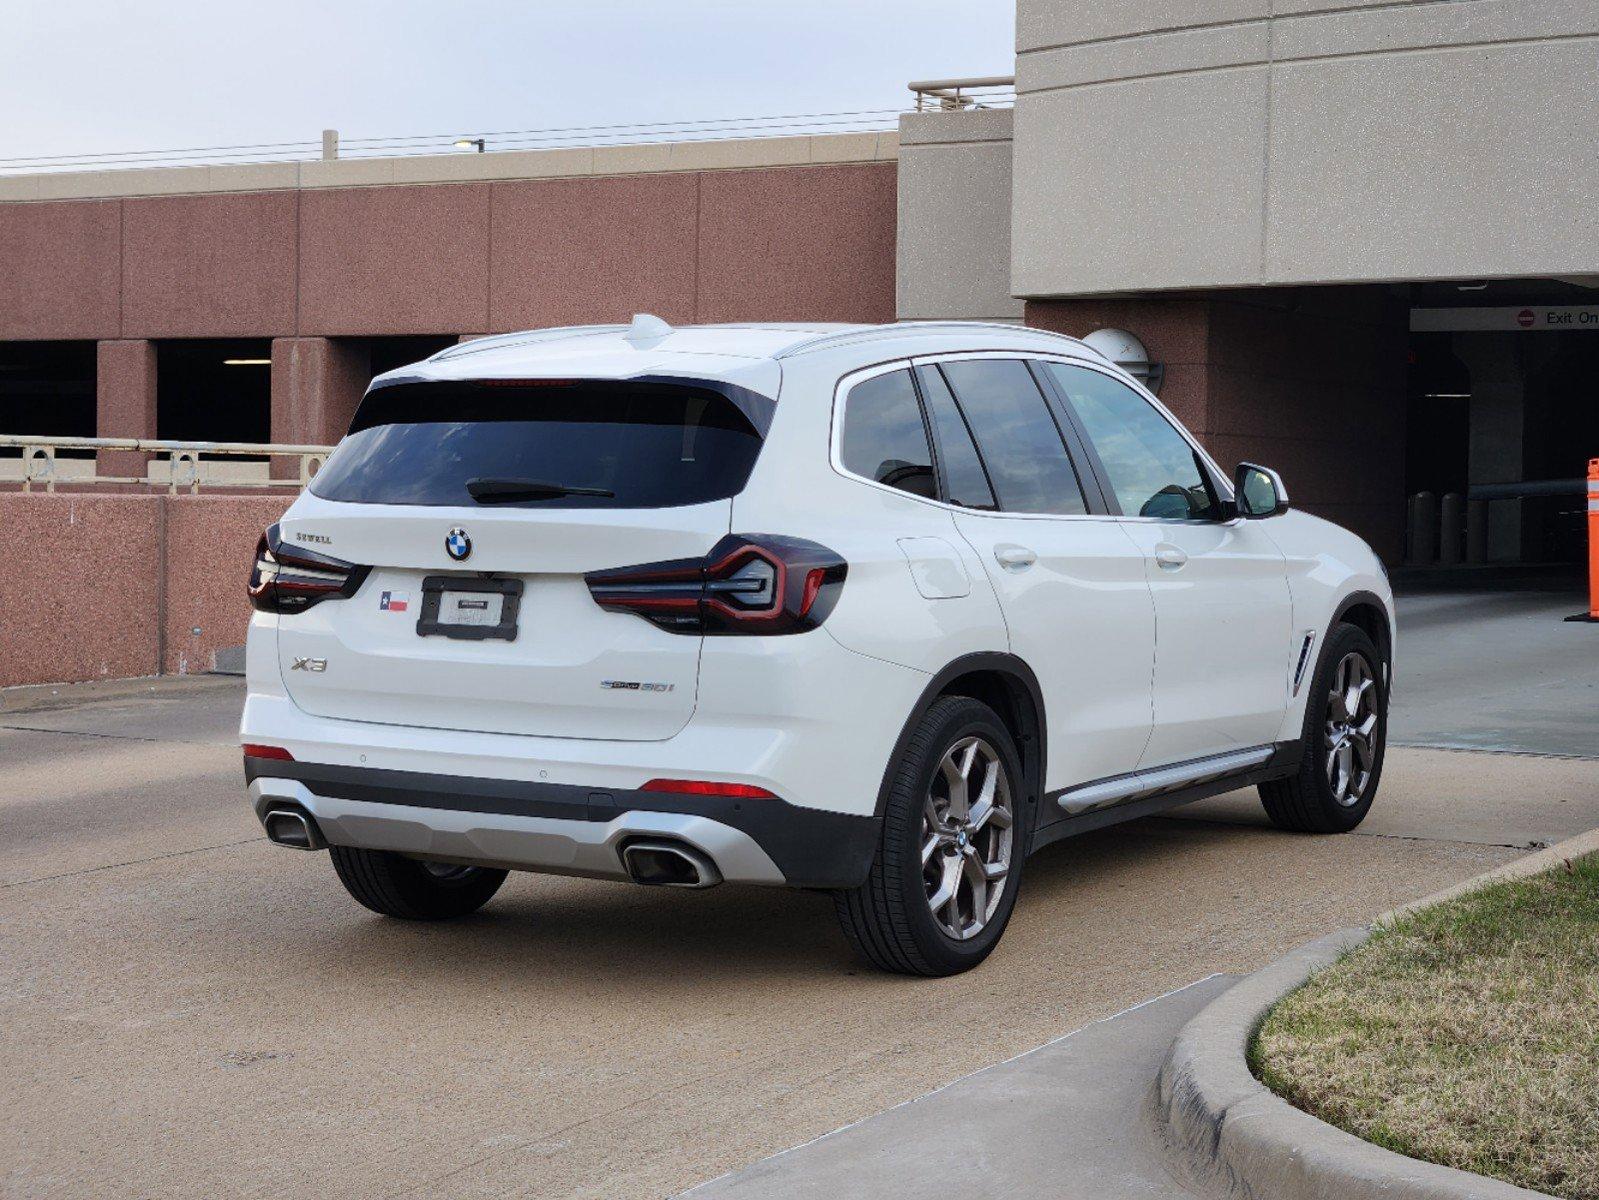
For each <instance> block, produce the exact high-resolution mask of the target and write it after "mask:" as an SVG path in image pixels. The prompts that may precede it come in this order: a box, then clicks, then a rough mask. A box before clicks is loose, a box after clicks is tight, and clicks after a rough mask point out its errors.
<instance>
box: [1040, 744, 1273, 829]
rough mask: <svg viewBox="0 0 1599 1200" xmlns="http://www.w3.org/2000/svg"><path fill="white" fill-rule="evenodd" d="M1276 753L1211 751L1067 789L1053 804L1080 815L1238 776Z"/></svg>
mask: <svg viewBox="0 0 1599 1200" xmlns="http://www.w3.org/2000/svg"><path fill="white" fill-rule="evenodd" d="M1276 753H1277V747H1276V746H1251V747H1249V748H1248V749H1246V750H1229V751H1228V752H1227V753H1225V754H1212V755H1208V756H1206V757H1205V758H1195V759H1191V760H1189V761H1188V762H1180V763H1173V764H1172V765H1171V766H1169V767H1155V768H1152V769H1150V770H1147V771H1133V772H1131V773H1130V774H1127V775H1115V776H1112V777H1111V778H1109V779H1102V780H1100V781H1099V782H1098V783H1089V784H1084V785H1083V786H1081V787H1075V788H1069V789H1067V790H1066V791H1064V792H1062V793H1061V794H1060V796H1059V797H1057V798H1056V803H1057V804H1059V805H1060V806H1061V809H1062V810H1063V811H1064V812H1065V813H1066V814H1067V815H1068V816H1072V817H1076V816H1081V815H1082V814H1083V813H1088V812H1094V811H1096V810H1097V809H1101V808H1109V807H1111V806H1113V805H1117V804H1125V803H1127V802H1129V801H1132V800H1143V799H1146V798H1148V797H1151V796H1159V795H1162V794H1164V793H1166V792H1175V791H1180V790H1182V789H1183V788H1189V787H1194V786H1196V785H1198V784H1203V783H1210V782H1213V781H1214V780H1217V779H1222V778H1225V777H1226V776H1229V775H1241V774H1243V773H1244V772H1246V771H1250V770H1253V769H1254V768H1256V767H1263V766H1265V765H1266V763H1267V762H1269V761H1270V760H1271V758H1272V756H1273V755H1274V754H1276Z"/></svg>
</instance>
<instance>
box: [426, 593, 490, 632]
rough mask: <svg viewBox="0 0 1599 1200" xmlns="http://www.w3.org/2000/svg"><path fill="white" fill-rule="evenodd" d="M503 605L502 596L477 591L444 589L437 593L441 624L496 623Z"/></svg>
mask: <svg viewBox="0 0 1599 1200" xmlns="http://www.w3.org/2000/svg"><path fill="white" fill-rule="evenodd" d="M504 606H505V597H504V596H490V595H480V594H479V593H477V592H452V591H448V590H446V591H444V592H441V593H440V594H439V623H440V624H441V625H498V624H499V623H500V612H501V610H502V609H503V608H504Z"/></svg>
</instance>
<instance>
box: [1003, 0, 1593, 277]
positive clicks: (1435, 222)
mask: <svg viewBox="0 0 1599 1200" xmlns="http://www.w3.org/2000/svg"><path fill="white" fill-rule="evenodd" d="M1596 56H1599V4H1596V3H1594V2H1593V0H1438V2H1434V3H1412V2H1409V0H1127V2H1124V3H1117V4H1105V3H1102V2H1100V0H1020V2H1019V5H1018V12H1017V61H1016V86H1017V93H1018V98H1017V103H1016V115H1015V178H1014V200H1013V225H1012V246H1011V255H1012V272H1011V284H1012V288H1011V290H1012V291H1014V292H1015V293H1016V294H1018V295H1022V296H1027V297H1043V296H1050V295H1063V294H1077V295H1081V294H1090V293H1103V292H1116V291H1130V290H1147V289H1167V288H1193V287H1231V286H1240V285H1254V284H1281V283H1310V282H1355V281H1379V280H1418V279H1448V278H1479V277H1490V276H1561V275H1573V274H1591V273H1593V272H1595V271H1596V270H1599V207H1596V206H1595V205H1594V204H1593V203H1592V197H1593V195H1594V194H1595V193H1596V192H1599V155H1595V153H1594V149H1593V129H1594V127H1595V124H1596V122H1599V87H1596V61H1599V58H1596Z"/></svg>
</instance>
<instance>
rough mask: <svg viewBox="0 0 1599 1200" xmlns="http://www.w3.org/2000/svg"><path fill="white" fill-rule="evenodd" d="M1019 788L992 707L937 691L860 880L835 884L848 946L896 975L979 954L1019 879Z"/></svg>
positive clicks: (966, 962) (940, 969) (953, 970)
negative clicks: (863, 878) (851, 884)
mask: <svg viewBox="0 0 1599 1200" xmlns="http://www.w3.org/2000/svg"><path fill="white" fill-rule="evenodd" d="M1025 798H1026V797H1025V791H1024V784H1023V779H1022V770H1021V760H1020V758H1019V757H1018V755H1017V753H1016V745H1015V743H1014V742H1013V741H1012V739H1011V736H1010V733H1009V731H1008V730H1006V728H1005V725H1004V723H1003V722H1001V721H1000V719H999V717H998V716H997V715H995V713H994V710H993V709H991V708H989V707H988V706H987V705H986V704H983V703H980V702H979V701H977V700H972V699H968V698H966V697H964V696H945V697H942V698H940V699H939V700H936V701H935V702H934V703H933V705H932V707H930V708H929V709H928V710H927V712H926V714H925V715H924V716H923V717H922V719H921V721H920V722H919V723H918V724H917V726H916V730H915V732H914V733H912V735H911V737H910V741H909V743H908V744H907V745H906V747H905V752H904V754H903V755H902V756H901V757H900V759H899V761H898V762H897V763H895V764H894V768H893V778H892V782H891V784H890V786H889V794H888V803H887V806H886V807H885V809H884V812H883V826H882V831H881V833H880V834H879V838H878V844H877V852H876V853H875V854H874V856H873V858H872V867H871V871H870V873H869V874H868V875H867V877H866V882H865V883H864V884H862V885H861V886H860V887H858V888H852V889H849V890H846V891H839V892H835V893H834V900H835V902H836V904H837V907H838V919H839V924H840V925H842V926H843V928H844V934H845V936H846V937H848V938H849V940H850V943H851V944H852V945H853V946H854V947H855V949H856V951H857V952H858V953H859V954H860V955H861V956H862V957H863V958H865V959H866V960H867V961H868V962H870V963H872V964H873V965H874V966H876V967H879V968H881V969H882V970H885V971H895V972H898V973H900V974H905V975H930V976H937V975H954V974H957V973H959V972H961V971H969V970H970V969H971V968H973V967H975V966H976V965H977V964H978V963H980V962H982V961H983V960H984V959H985V958H987V957H988V955H989V953H990V952H991V951H992V950H993V949H994V946H995V944H996V943H998V941H999V939H1000V936H1001V935H1002V934H1003V933H1004V932H1005V925H1006V923H1007V922H1008V921H1009V920H1010V914H1011V910H1012V909H1013V908H1014V907H1015V905H1016V892H1017V889H1018V888H1019V887H1020V885H1021V872H1022V859H1023V858H1024V857H1025V854H1026V836H1025V831H1024V829H1023V825H1022V821H1023V817H1024V814H1025V813H1026V812H1027V811H1028V810H1027V808H1026V805H1025V803H1024V801H1025ZM996 891H997V894H995V893H996ZM946 893H947V897H948V898H947V899H942V900H941V898H942V897H944V896H945V895H946Z"/></svg>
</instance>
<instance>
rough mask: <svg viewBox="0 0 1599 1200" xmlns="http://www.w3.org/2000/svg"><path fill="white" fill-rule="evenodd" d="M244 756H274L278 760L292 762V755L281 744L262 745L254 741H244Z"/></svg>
mask: <svg viewBox="0 0 1599 1200" xmlns="http://www.w3.org/2000/svg"><path fill="white" fill-rule="evenodd" d="M244 757H245V758H275V759H277V760H279V761H280V762H293V761H294V755H292V754H290V753H289V752H288V751H287V750H285V749H284V748H283V747H282V746H262V745H259V744H257V743H255V742H245V743H244Z"/></svg>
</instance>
